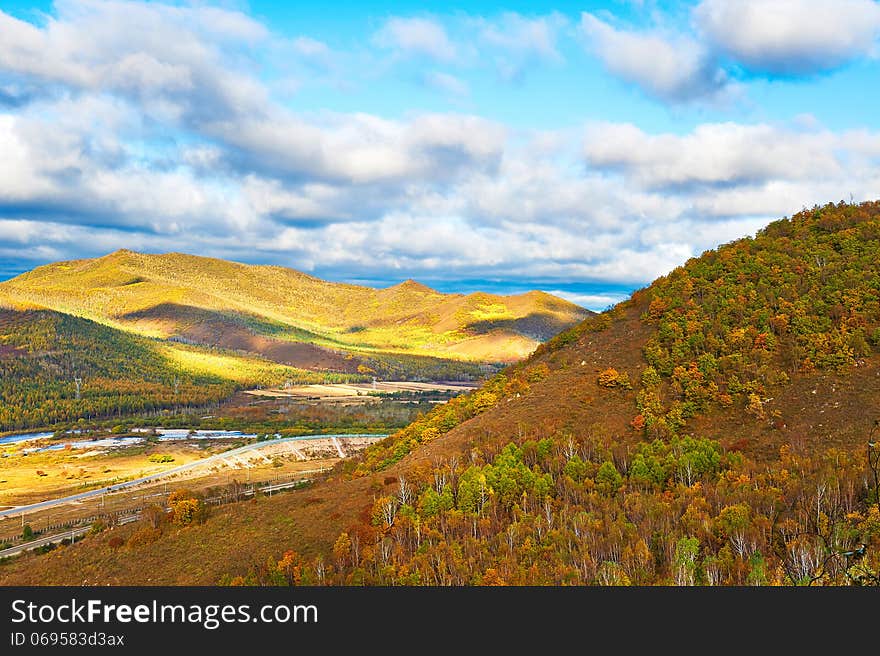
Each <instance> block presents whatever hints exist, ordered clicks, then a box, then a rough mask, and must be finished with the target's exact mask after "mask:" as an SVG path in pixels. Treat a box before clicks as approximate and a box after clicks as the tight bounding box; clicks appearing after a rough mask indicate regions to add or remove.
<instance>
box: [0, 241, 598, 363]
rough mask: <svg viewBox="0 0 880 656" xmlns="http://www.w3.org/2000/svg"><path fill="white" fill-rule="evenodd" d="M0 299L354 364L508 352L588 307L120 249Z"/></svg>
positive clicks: (43, 275)
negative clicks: (377, 284) (377, 285)
mask: <svg viewBox="0 0 880 656" xmlns="http://www.w3.org/2000/svg"><path fill="white" fill-rule="evenodd" d="M4 298H5V299H6V301H7V304H10V303H12V304H19V305H25V306H33V307H38V308H45V309H50V310H55V311H58V312H63V313H66V314H71V315H75V316H80V317H84V318H88V319H92V320H94V321H97V322H99V323H102V324H105V325H108V326H111V327H114V328H118V329H121V330H125V331H128V332H132V333H136V334H139V335H144V336H148V337H154V338H160V339H171V340H175V341H178V342H183V343H191V344H201V345H207V346H212V347H219V348H225V349H231V350H236V351H245V352H249V353H253V354H259V355H262V356H264V357H266V358H267V359H269V360H273V361H275V362H278V363H281V364H287V365H291V366H295V367H301V368H307V369H313V370H329V371H339V372H347V373H354V372H356V371H357V366H358V364H359V360H358V359H356V358H353V357H352V355H353V354H364V355H365V356H367V357H368V356H369V355H370V354H388V353H395V354H403V355H411V356H422V357H434V358H441V359H445V360H457V361H467V362H508V363H509V362H514V361H516V360H519V359H521V358H523V357H525V356H527V355H528V354H529V353H531V352H532V351H533V350H534V349H535V347H536V346H537V345H538V344H539V343H541V342H543V341H546V340H547V339H549V338H550V337H552V336H553V335H555V334H556V333H558V332H560V331H561V330H563V329H564V328H568V327H570V326H572V325H574V324H575V323H578V322H579V321H581V320H582V319H584V318H585V317H586V316H588V315H589V314H590V312H589V311H587V310H584V309H583V308H581V307H579V306H577V305H574V304H572V303H569V302H567V301H564V300H562V299H560V298H557V297H554V296H552V295H550V294H546V293H543V292H538V291H533V292H528V293H526V294H520V295H514V296H498V295H493V294H485V293H475V294H469V295H463V294H441V293H439V292H436V291H434V290H433V289H430V288H428V287H426V286H424V285H421V284H419V283H417V282H415V281H412V280H407V281H406V282H403V283H400V284H398V285H394V286H392V287H388V288H386V289H373V288H370V287H363V286H358V285H348V284H341V283H332V282H326V281H323V280H319V279H317V278H314V277H312V276H309V275H306V274H304V273H300V272H298V271H294V270H292V269H285V268H282V267H277V266H250V265H245V264H239V263H235V262H227V261H224V260H217V259H211V258H206V257H198V256H194V255H184V254H180V253H168V254H164V255H150V254H142V253H134V252H132V251H127V250H121V251H116V252H115V253H111V254H109V255H107V256H105V257H101V258H97V259H93V260H77V261H71V262H58V263H55V264H50V265H46V266H42V267H38V268H37V269H34V270H33V271H30V272H28V273H25V274H22V275H21V276H18V277H17V278H14V279H12V280H9V281H7V282H4V283H0V299H4Z"/></svg>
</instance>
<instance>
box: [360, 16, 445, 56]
mask: <svg viewBox="0 0 880 656" xmlns="http://www.w3.org/2000/svg"><path fill="white" fill-rule="evenodd" d="M373 41H374V42H375V43H376V44H377V45H379V46H381V47H383V48H390V49H392V50H394V51H396V52H399V53H401V54H403V55H417V56H423V57H428V58H429V59H434V60H437V61H440V62H451V61H454V60H455V59H456V58H457V56H458V54H457V49H456V47H455V45H454V44H453V43H452V41H451V40H450V38H449V35H448V34H447V33H446V28H444V27H443V25H441V24H440V23H439V22H438V21H436V20H433V19H430V18H415V17H413V18H403V17H398V16H395V17H392V18H389V19H388V20H387V21H386V22H385V24H384V25H383V26H382V28H381V29H380V30H379V31H378V32H376V34H375V35H374V36H373Z"/></svg>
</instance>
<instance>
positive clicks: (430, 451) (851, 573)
mask: <svg viewBox="0 0 880 656" xmlns="http://www.w3.org/2000/svg"><path fill="white" fill-rule="evenodd" d="M878 262H880V202H878V203H866V204H863V205H858V206H856V205H846V204H841V205H829V206H826V207H824V208H814V209H812V210H808V211H804V212H802V213H800V214H798V215H796V216H795V217H792V218H791V219H785V220H782V221H778V222H776V223H773V224H771V225H770V226H768V227H767V228H766V229H765V230H763V231H761V233H759V235H758V236H757V237H756V238H754V239H752V238H746V239H742V240H739V241H737V242H733V243H731V244H728V245H725V246H722V247H721V248H719V249H718V250H717V251H710V252H707V253H705V254H703V255H702V256H701V257H700V258H695V259H693V260H691V261H690V262H688V263H687V264H686V265H685V266H683V267H680V268H678V269H676V270H675V271H673V272H672V273H670V274H669V275H668V276H665V277H663V278H661V279H658V280H657V281H655V283H654V284H652V285H651V286H650V287H648V288H646V289H643V290H640V291H639V292H636V293H635V294H634V295H633V297H632V298H631V299H630V300H628V301H626V302H624V303H622V304H620V305H618V306H617V307H616V308H614V309H613V310H611V311H608V312H605V313H603V314H601V315H599V316H597V317H593V318H590V319H588V320H586V321H584V322H583V323H581V324H579V325H578V326H576V327H575V328H572V329H570V330H567V331H565V332H563V333H562V334H560V335H558V336H557V337H556V338H554V339H553V340H551V341H550V342H548V343H546V344H545V345H543V346H541V347H540V348H538V349H537V350H536V352H535V353H534V354H533V355H532V356H530V358H529V359H528V360H526V361H524V362H521V363H519V364H516V365H513V366H511V367H509V368H508V369H506V370H505V371H504V372H502V373H501V374H499V375H497V376H496V377H494V378H492V379H491V380H490V381H488V382H487V383H486V384H485V385H484V386H483V387H482V388H481V389H480V390H478V391H476V392H474V393H472V394H469V395H467V396H462V397H457V398H456V399H453V400H452V401H450V402H449V403H447V404H445V405H443V406H439V407H437V408H436V409H435V410H433V411H432V412H431V413H429V414H428V415H425V416H424V417H422V418H421V419H419V420H417V421H416V422H414V423H413V424H412V425H410V426H409V427H407V428H405V429H403V430H401V431H400V432H398V433H396V434H395V435H393V436H391V437H390V438H388V439H386V440H383V441H382V442H379V443H377V444H376V445H374V446H372V447H370V448H369V449H368V450H367V452H366V453H365V454H364V456H363V457H362V458H360V459H358V460H355V461H347V462H345V463H343V464H342V466H340V467H339V468H337V470H336V471H334V472H333V473H332V474H331V475H330V476H329V477H328V478H327V479H326V480H323V481H321V482H318V483H317V484H315V485H314V486H313V487H311V488H310V489H305V490H300V491H297V492H293V493H289V494H285V495H281V496H278V497H276V498H273V499H258V500H256V501H253V502H248V503H244V504H238V505H235V506H230V507H227V508H222V509H218V510H217V511H216V512H215V513H214V514H213V516H211V517H210V518H208V519H207V521H206V522H205V523H204V524H200V525H193V526H187V527H180V526H175V525H173V524H170V523H169V524H167V525H166V526H165V527H164V528H163V529H162V530H161V532H160V533H157V532H156V531H153V532H152V533H150V535H151V539H150V540H149V541H144V540H140V539H139V538H137V537H136V538H135V539H134V540H130V538H132V537H133V536H136V535H137V532H138V531H140V530H141V529H140V528H139V527H136V526H128V527H121V528H115V529H113V530H112V531H110V532H108V533H106V534H100V535H97V536H93V537H90V538H87V539H86V540H84V541H83V542H82V543H81V544H79V545H76V546H74V547H71V548H68V549H64V550H61V551H58V552H55V553H51V554H49V555H47V556H41V557H28V558H25V559H22V560H21V561H19V562H15V563H12V564H8V565H4V566H3V567H2V568H0V584H5V585H10V584H40V583H67V584H74V585H76V584H83V583H86V584H141V585H143V584H161V583H170V584H197V583H201V584H215V583H218V582H233V583H263V584H285V583H293V584H297V583H312V584H314V583H336V584H340V583H342V584H384V585H388V584H402V585H424V584H443V585H450V584H451V585H465V584H485V585H497V584H552V585H570V584H600V585H628V584H661V585H674V584H678V585H725V584H727V585H771V584H783V585H793V584H797V585H809V584H823V585H834V584H840V585H880V480H878V477H880V469H878V468H880V452H878V446H877V445H878V440H876V438H877V436H878V434H877V430H880V429H878V428H877V426H878V424H877V422H876V420H877V419H878V418H880V269H878V264H877V263H878ZM872 431H873V432H872ZM872 436H873V438H874V439H873V441H871V440H872ZM872 445H873V446H872ZM111 538H119V539H118V540H117V541H115V542H114V543H113V544H115V545H116V546H115V547H114V546H113V544H111ZM127 540H128V542H126V541H127ZM119 545H122V546H119Z"/></svg>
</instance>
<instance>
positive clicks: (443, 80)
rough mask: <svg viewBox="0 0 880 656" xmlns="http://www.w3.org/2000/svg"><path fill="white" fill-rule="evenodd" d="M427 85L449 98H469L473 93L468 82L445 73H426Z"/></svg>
mask: <svg viewBox="0 0 880 656" xmlns="http://www.w3.org/2000/svg"><path fill="white" fill-rule="evenodd" d="M425 84H427V85H428V86H429V87H432V88H434V89H437V90H438V91H441V92H442V93H445V94H447V95H449V96H454V97H459V98H461V97H464V96H467V95H469V94H470V92H471V90H470V87H469V86H468V85H467V83H466V82H464V81H463V80H461V79H459V78H457V77H455V76H454V75H450V74H449V73H443V72H441V71H431V72H429V73H426V74H425Z"/></svg>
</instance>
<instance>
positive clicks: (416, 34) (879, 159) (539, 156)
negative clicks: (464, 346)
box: [0, 0, 880, 309]
mask: <svg viewBox="0 0 880 656" xmlns="http://www.w3.org/2000/svg"><path fill="white" fill-rule="evenodd" d="M878 39H880V4H878V2H875V1H874V0H760V1H759V0H741V1H740V2H736V3H732V2H723V1H722V0H700V1H699V2H689V3H680V4H674V3H668V2H662V3H661V2H652V1H651V0H641V1H637V0H611V1H609V2H577V3H575V2H558V3H555V4H548V3H529V2H506V3H498V2H468V3H442V2H428V3H424V2H421V3H402V2H394V3H392V2H341V3H334V5H333V9H332V11H328V10H327V9H325V8H322V7H320V6H319V5H318V4H317V3H304V2H303V3H296V2H294V3H291V2H285V3H274V2H269V1H267V0H259V1H257V0H254V1H252V2H249V3H248V2H222V3H211V2H194V3H187V2H173V3H166V2H122V1H113V2H106V1H104V0H58V1H56V2H28V1H26V0H12V1H9V0H6V1H4V2H3V3H2V5H0V278H4V277H8V276H11V275H15V274H17V273H19V272H21V271H24V270H27V269H30V268H32V267H33V266H37V265H39V264H43V263H46V262H50V261H55V260H59V259H73V258H79V257H94V256H99V255H102V254H105V253H107V252H110V251H112V250H115V249H117V248H122V247H126V248H132V249H136V250H142V251H149V252H165V251H184V252H191V253H198V254H204V255H211V256H217V257H225V258H230V259H236V260H239V261H246V262H252V263H271V264H281V265H285V266H290V267H293V268H297V269H301V270H304V271H308V272H310V273H313V274H314V275H319V276H321V277H325V278H329V279H333V280H346V281H354V282H357V281H362V282H365V283H370V284H375V285H385V284H392V283H395V282H398V281H400V280H402V279H405V278H410V277H411V278H416V279H418V280H421V281H424V282H426V283H428V284H432V285H433V286H435V287H437V288H438V289H441V290H443V291H472V290H474V289H480V288H485V289H488V290H492V291H499V292H516V291H523V290H526V289H531V288H540V289H544V290H547V291H551V292H556V293H560V294H563V295H565V296H566V297H568V298H571V299H572V300H575V301H577V302H580V303H582V304H584V305H586V306H587V307H591V308H593V309H602V308H604V307H606V306H607V305H608V304H610V303H613V302H615V301H617V300H620V299H621V298H623V297H625V296H626V295H627V293H628V292H629V291H631V290H632V289H635V288H637V287H640V286H642V285H644V284H646V283H648V282H650V281H651V280H652V279H653V278H654V277H656V276H658V275H662V274H664V273H666V272H668V271H669V270H670V269H672V268H674V267H675V266H677V265H679V264H682V263H683V262H684V261H686V260H687V259H688V258H689V257H692V256H695V255H699V254H700V253H701V252H702V251H703V250H705V249H707V248H712V247H714V246H716V245H718V244H719V243H723V242H726V241H730V240H732V239H735V238H737V237H740V236H743V235H747V234H752V233H754V231H755V230H757V229H758V228H760V227H761V226H763V225H765V224H766V223H767V222H769V221H770V220H773V219H775V218H779V217H781V216H786V215H790V214H792V213H794V212H796V211H798V210H800V209H801V208H803V207H808V206H811V205H813V204H816V203H819V204H821V203H825V202H829V201H833V202H836V201H838V200H841V199H849V198H850V196H852V198H854V199H856V200H864V199H874V198H880V125H878V122H880V115H878V112H877V111H876V110H877V106H878V103H877V101H878V91H877V89H878V86H880V85H878V81H880V61H878V52H880V50H878V48H880V42H878Z"/></svg>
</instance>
